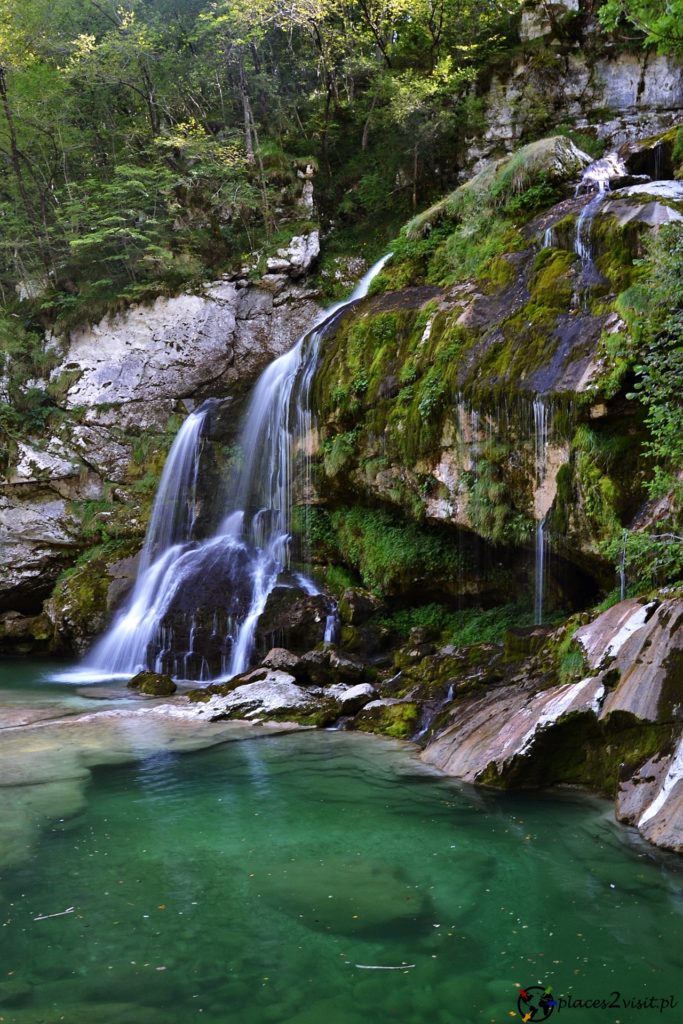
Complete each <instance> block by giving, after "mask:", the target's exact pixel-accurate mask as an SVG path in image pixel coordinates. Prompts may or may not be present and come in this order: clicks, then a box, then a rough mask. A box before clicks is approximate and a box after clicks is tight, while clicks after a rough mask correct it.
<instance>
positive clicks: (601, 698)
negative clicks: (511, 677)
mask: <svg viewBox="0 0 683 1024" xmlns="http://www.w3.org/2000/svg"><path fill="white" fill-rule="evenodd" d="M682 627H683V599H681V598H680V597H672V598H670V599H668V600H663V601H656V600H655V601H652V602H650V603H649V604H641V603H639V602H637V601H625V602H622V603H620V604H618V605H615V606H614V607H613V608H610V609H609V610H608V611H606V612H604V613H603V614H602V615H600V616H598V617H597V618H596V619H595V620H594V621H592V622H590V623H589V624H587V625H586V626H583V627H581V628H580V629H579V630H577V631H576V633H575V634H574V640H575V642H576V643H578V644H579V645H580V647H581V648H582V650H583V652H584V656H585V661H586V668H587V670H588V674H587V675H586V676H585V677H584V678H583V679H581V680H580V681H578V682H575V683H568V684H565V685H561V686H551V687H550V688H548V689H545V690H539V689H538V688H537V686H534V685H533V683H529V682H527V683H523V682H521V680H518V681H517V682H516V684H515V685H502V686H498V687H493V688H490V689H488V690H487V691H486V692H483V693H474V694H471V695H465V696H463V697H462V698H460V699H456V700H455V701H454V702H453V703H452V704H451V705H450V710H449V713H448V716H447V719H446V721H447V724H445V726H444V727H443V728H442V731H441V732H440V734H439V735H438V736H437V738H436V739H434V740H433V741H432V742H430V743H429V744H428V745H427V747H426V748H425V750H424V751H423V754H422V757H423V760H425V761H426V762H427V763H428V764H432V765H434V766H435V767H437V768H440V769H441V770H442V771H445V772H447V773H448V774H450V775H454V776H456V777H457V778H461V779H463V780H465V781H467V782H477V783H483V784H491V785H503V786H508V785H552V784H557V783H573V784H579V785H589V786H592V787H594V788H598V789H601V790H602V791H603V792H607V793H611V794H612V795H613V796H614V797H615V799H616V813H617V817H618V818H619V819H620V820H622V821H625V822H627V823H629V824H634V825H636V826H637V827H638V829H639V830H640V832H641V833H642V834H643V835H644V836H645V837H646V838H647V839H649V840H650V841H651V842H654V843H656V844H657V845H660V846H663V847H667V848H669V849H673V850H677V851H683V750H682V740H681V726H682V724H683V628H682Z"/></svg>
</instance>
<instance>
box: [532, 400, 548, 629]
mask: <svg viewBox="0 0 683 1024" xmlns="http://www.w3.org/2000/svg"><path fill="white" fill-rule="evenodd" d="M533 414H534V446H535V448H534V453H535V462H536V487H537V488H540V487H542V485H543V482H544V480H545V476H546V471H547V457H548V407H547V406H546V404H545V402H544V400H543V399H542V398H541V397H540V396H537V397H536V398H535V399H534V402H533ZM545 525H546V517H545V515H542V516H539V518H538V521H537V523H536V535H535V545H534V623H535V624H536V625H537V626H540V625H542V624H543V601H544V596H545V568H546V565H545V563H546V545H547V537H546V529H545Z"/></svg>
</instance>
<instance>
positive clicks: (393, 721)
mask: <svg viewBox="0 0 683 1024" xmlns="http://www.w3.org/2000/svg"><path fill="white" fill-rule="evenodd" d="M418 722H419V710H418V707H417V705H416V704H412V703H401V704H389V705H387V706H385V707H378V708H369V709H367V710H363V711H361V713H360V714H359V715H358V716H357V717H356V719H355V721H354V724H353V727H354V729H357V730H358V731H359V732H378V733H382V734H383V735H385V736H393V737H394V738H395V739H398V740H406V739H410V737H411V736H412V735H413V733H414V732H415V730H416V729H417V726H418Z"/></svg>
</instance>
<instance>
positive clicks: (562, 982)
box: [0, 732, 683, 1024]
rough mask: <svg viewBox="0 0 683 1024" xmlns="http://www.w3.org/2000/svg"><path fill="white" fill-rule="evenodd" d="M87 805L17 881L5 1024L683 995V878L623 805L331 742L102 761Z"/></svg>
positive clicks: (239, 745) (585, 1018) (409, 1013)
mask: <svg viewBox="0 0 683 1024" xmlns="http://www.w3.org/2000/svg"><path fill="white" fill-rule="evenodd" d="M36 756H39V755H36ZM19 788H21V787H17V792H18V790H19ZM24 788H25V787H24ZM12 792H13V790H12V789H11V788H10V789H9V791H8V792H7V793H6V796H10V797H11V794H12ZM86 797H87V800H86V803H85V805H84V806H82V807H81V809H80V810H77V811H76V812H75V813H74V814H72V815H71V816H68V817H65V818H64V820H61V821H60V820H57V821H52V822H50V824H49V825H48V826H47V828H46V829H45V830H44V831H43V836H42V839H41V840H40V842H39V843H38V844H37V846H35V847H34V850H33V853H32V854H31V855H30V856H27V858H26V860H25V861H24V862H23V863H22V864H21V865H20V866H19V867H14V868H12V869H6V870H5V871H4V872H3V873H2V874H0V924H2V927H0V964H1V965H2V966H1V968H0V1006H2V1012H0V1017H1V1018H2V1020H3V1022H12V1024H22V1022H24V1024H28V1022H31V1024H37V1022H39V1021H41V1022H43V1021H44V1022H50V1024H51V1022H56V1021H60V1020H64V1021H68V1022H70V1024H72V1022H75V1024H78V1022H83V1024H86V1022H88V1024H92V1022H95V1021H97V1022H104V1024H108V1022H112V1024H113V1022H117V1024H119V1022H121V1024H122V1022H126V1024H146V1022H157V1021H158V1022H161V1021H166V1022H168V1021H173V1022H176V1021H177V1022H180V1021H185V1020H188V1019H190V1020H198V1021H209V1022H211V1024H219V1022H220V1024H224V1022H228V1021H239V1022H240V1024H268V1022H273V1024H275V1022H285V1021H286V1022H292V1024H365V1022H368V1021H371V1020H377V1021H399V1022H405V1024H425V1022H430V1024H450V1022H452V1021H458V1022H460V1021H482V1022H498V1024H501V1022H503V1021H509V1020H512V1016H511V1015H514V1014H516V1012H517V993H518V988H517V987H516V986H530V985H532V984H536V983H541V984H543V985H552V986H553V988H554V991H555V993H572V994H574V996H575V997H578V998H602V997H609V994H610V993H611V992H613V991H614V990H619V991H620V992H621V993H622V995H624V996H627V997H629V998H630V997H632V996H644V997H650V996H660V995H669V994H673V995H675V996H679V995H680V996H683V992H681V988H683V986H680V979H681V977H682V976H683V974H682V971H681V967H682V966H683V965H682V961H683V899H682V898H681V897H682V886H681V876H680V875H679V874H678V873H677V871H676V870H675V868H674V867H673V866H669V865H667V864H666V862H664V861H662V860H661V858H659V857H658V855H656V854H654V853H652V852H651V851H650V850H648V849H646V848H645V847H644V846H642V845H640V844H636V845H630V844H629V843H630V841H628V836H627V833H625V832H624V830H622V829H620V828H618V827H617V826H615V825H614V824H613V823H612V822H611V821H610V812H609V809H608V808H607V806H606V805H605V804H604V803H602V802H598V801H591V800H587V799H583V798H578V797H575V796H564V797H562V796H558V797H543V796H538V795H518V796H503V795H501V796H498V795H492V794H483V793H481V792H477V791H474V790H471V789H463V788H461V787H459V786H458V785H457V784H456V783H454V782H452V781H451V780H447V779H443V778H441V777H439V776H436V775H434V774H432V773H430V772H429V771H427V770H426V769H424V768H423V767H422V766H421V765H420V764H419V762H417V761H416V759H415V757H414V755H413V753H412V750H411V748H409V747H407V746H402V745H400V744H397V743H393V742H390V741H384V740H381V739H378V738H376V737H367V736H362V735H353V734H345V733H326V732H316V733H311V732H305V733H297V734H292V735H286V736H277V737H269V738H266V739H245V740H243V741H241V742H234V743H227V744H224V745H221V746H217V747H213V748H211V749H207V750H201V751H198V752H193V753H183V754H176V753H169V752H165V753H164V752H162V753H158V754H156V755H155V756H153V757H147V758H145V759H142V760H138V761H136V762H135V763H131V764H126V765H107V766H103V767H100V768H95V769H94V772H93V776H92V781H91V783H90V785H89V787H88V788H87V790H86ZM70 908H73V910H70ZM65 910H70V912H69V913H67V914H63V915H62V916H59V917H47V916H46V915H51V914H60V913H62V912H63V911H65ZM40 918H42V919H40ZM36 919H38V920H36ZM386 967H392V968H395V967H400V968H402V969H401V970H378V969H376V968H386ZM610 998H611V997H610ZM681 1005H683V1004H681ZM561 1012H564V1014H565V1018H564V1019H569V1020H570V1021H571V1020H576V1021H578V1022H579V1024H582V1022H586V1024H593V1022H600V1021H603V1022H605V1024H613V1022H615V1021H619V1022H620V1024H631V1021H633V1020H636V1021H637V1020H643V1021H645V1022H647V1021H648V1020H650V1019H654V1011H645V1012H642V1013H635V1012H634V1011H628V1010H621V1011H615V1010H582V1011H578V1010H575V1011H569V1010H566V1011H561ZM678 1012H679V1011H677V1010H675V1009H674V1010H672V1011H667V1012H665V1013H663V1014H662V1015H661V1016H660V1015H659V1014H657V1015H656V1016H657V1019H660V1020H675V1019H677V1013H678ZM572 1014H573V1016H572ZM557 1016H558V1019H559V1020H562V1019H563V1018H562V1017H561V1016H560V1015H559V1014H558V1015H557ZM517 1019H519V1017H518V1018H517Z"/></svg>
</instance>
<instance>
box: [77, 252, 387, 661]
mask: <svg viewBox="0 0 683 1024" xmlns="http://www.w3.org/2000/svg"><path fill="white" fill-rule="evenodd" d="M390 255H391V254H389V255H387V256H384V257H383V258H382V259H381V260H379V261H378V262H377V263H376V264H375V265H374V266H373V267H372V268H371V269H370V270H369V271H368V273H367V274H366V275H365V277H363V279H362V280H361V281H360V282H359V284H358V286H357V287H356V289H355V290H354V292H353V293H352V295H351V296H350V297H349V298H348V299H347V300H346V301H344V302H340V303H337V304H335V305H333V306H332V307H330V308H329V309H327V310H326V311H325V312H324V313H323V314H322V315H321V316H320V318H319V320H318V321H317V323H316V324H314V326H313V328H312V330H311V331H310V332H309V333H307V334H306V335H304V336H303V337H302V338H300V339H299V341H298V342H297V343H296V345H295V346H294V347H293V348H292V349H291V350H290V351H289V352H287V353H285V355H283V356H280V358H279V359H276V360H275V361H274V362H272V363H271V364H270V366H268V367H267V369H266V370H265V371H264V372H263V374H262V375H261V377H260V378H259V380H258V382H257V384H256V386H255V388H254V391H253V393H252V397H251V400H250V403H249V407H248V409H247V412H246V415H245V418H244V421H243V425H242V429H241V433H240V440H239V447H240V449H241V452H242V455H243V462H242V465H241V467H240V469H239V470H238V471H237V473H236V478H235V479H234V480H233V481H232V487H231V495H232V496H231V498H230V500H229V507H228V508H226V510H225V514H224V516H223V518H222V520H221V522H220V524H219V525H218V527H217V528H216V530H215V532H214V533H213V535H212V536H210V537H208V538H207V539H205V540H201V541H199V540H197V539H196V538H195V536H194V526H195V519H196V512H197V508H196V506H197V483H198V481H197V474H198V471H199V461H200V460H199V457H200V450H201V444H202V438H203V436H204V432H205V431H206V429H207V421H208V415H209V413H210V411H211V402H207V403H205V404H204V405H203V406H202V407H201V408H200V409H198V410H197V411H196V412H193V413H191V414H190V415H189V416H188V417H187V419H186V420H185V422H184V423H183V425H182V427H181V429H180V431H179V432H178V435H177V437H176V439H175V441H174V443H173V446H172V448H171V450H170V452H169V455H168V459H167V461H166V465H165V467H164V471H163V474H162V478H161V482H160V485H159V490H158V493H157V496H156V498H155V501H154V506H153V511H152V516H151V520H150V523H149V527H148V530H147V536H146V538H145V544H144V547H143V550H142V554H141V558H140V567H139V570H138V576H137V580H136V583H135V586H134V588H133V591H132V594H131V595H130V598H129V599H128V601H127V603H126V605H125V607H124V608H123V609H122V611H121V612H120V613H119V615H118V616H117V618H116V619H115V621H114V623H113V624H112V626H111V628H110V629H109V631H108V632H107V633H106V634H105V636H104V637H102V639H101V640H100V641H99V642H98V643H97V644H96V645H95V647H94V648H93V650H92V651H91V652H90V654H89V655H88V657H87V659H86V661H85V664H84V666H83V670H82V671H80V672H79V673H76V674H75V675H77V676H79V677H80V678H85V677H87V678H88V679H90V680H93V679H95V678H116V677H125V676H130V675H133V674H134V673H136V672H138V671H140V670H142V669H145V668H147V669H153V670H156V671H169V670H170V671H171V672H172V674H173V675H175V676H177V677H180V678H193V679H199V680H200V681H204V680H207V679H209V678H210V673H209V667H208V665H207V663H206V661H205V660H203V659H201V658H199V657H198V656H197V655H196V654H195V650H194V646H195V637H196V632H197V624H196V620H195V617H194V614H193V613H191V614H190V615H189V638H188V640H187V642H186V643H187V645H186V652H185V654H184V655H181V656H180V657H179V658H178V657H176V658H175V659H174V660H173V661H172V663H171V664H170V665H169V663H168V656H169V653H170V651H171V650H172V648H173V646H174V637H173V629H172V627H169V626H168V625H166V624H165V623H164V619H165V617H166V616H167V614H168V612H169V609H170V608H171V607H172V605H173V602H174V601H177V600H178V599H179V597H180V596H181V594H182V592H183V590H184V589H186V588H189V589H191V588H192V587H194V588H195V590H197V589H198V588H199V589H201V587H202V583H203V581H206V582H207V583H208V581H209V580H210V579H211V578H212V577H214V576H216V575H217V574H220V579H221V580H222V581H227V589H228V590H229V591H231V592H229V593H226V595H225V604H226V608H227V615H226V617H225V621H226V622H227V630H228V635H226V636H225V637H223V638H222V644H223V647H222V655H221V665H222V668H221V674H220V676H219V678H228V679H229V678H232V677H233V676H235V675H238V674H239V673H241V672H244V671H245V670H246V668H247V667H248V665H249V661H250V658H251V654H252V650H253V646H254V637H255V632H256V628H257V624H258V620H259V618H260V616H261V615H262V614H263V611H264V609H265V607H266V602H267V600H268V597H269V595H270V594H271V592H272V590H273V588H274V586H275V584H276V582H277V580H278V576H279V575H280V573H281V572H282V570H283V569H284V568H287V567H288V565H289V542H290V520H291V507H292V488H293V479H292V477H293V461H294V459H295V458H301V459H303V463H304V464H303V474H302V475H303V479H304V486H305V487H306V488H310V480H311V452H310V448H311V433H312V430H313V427H314V423H313V414H312V410H311V406H310V391H311V384H312V381H313V376H314V373H315V368H316V365H317V359H318V352H319V348H320V342H321V339H322V337H323V335H324V332H325V329H326V328H327V327H328V326H329V323H330V321H331V319H332V318H333V317H334V316H336V315H337V314H338V313H339V312H340V311H341V310H342V309H344V308H345V307H346V306H348V305H349V304H350V303H352V302H355V301H357V300H358V299H360V298H363V297H364V296H365V295H367V292H368V288H369V287H370V283H371V282H372V280H373V278H374V277H376V276H377V274H379V272H380V271H381V270H382V268H383V266H384V265H385V263H386V262H387V260H388V259H389V258H390ZM298 580H299V583H300V585H301V586H302V589H304V591H305V592H306V593H308V594H320V590H319V589H318V588H317V587H316V586H315V584H314V583H313V582H312V581H311V580H308V579H307V578H306V577H303V576H301V574H298ZM230 584H232V587H230ZM219 619H220V616H219V615H216V614H215V613H214V615H213V619H212V622H213V625H212V631H213V634H216V632H217V631H218V629H219ZM335 628H336V618H335V616H334V615H333V614H331V615H329V616H328V621H327V624H326V629H325V638H326V639H331V638H332V637H333V635H334V631H335ZM62 678H65V677H64V676H62Z"/></svg>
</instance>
